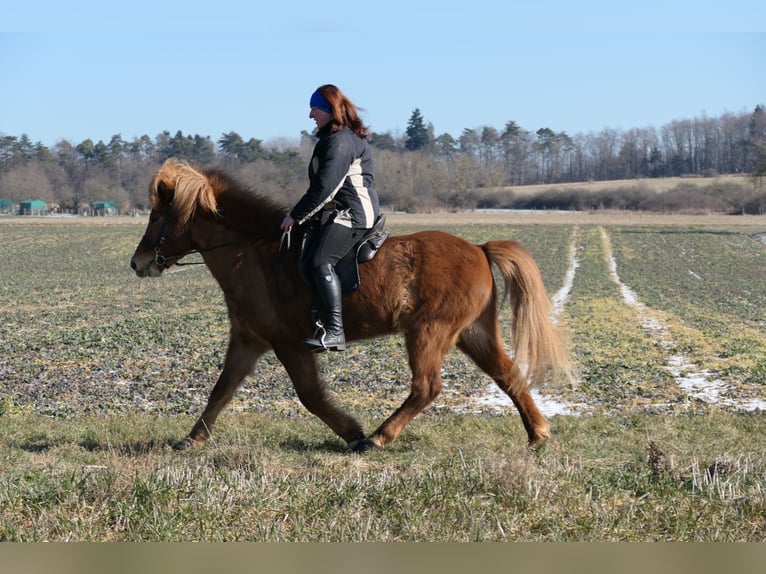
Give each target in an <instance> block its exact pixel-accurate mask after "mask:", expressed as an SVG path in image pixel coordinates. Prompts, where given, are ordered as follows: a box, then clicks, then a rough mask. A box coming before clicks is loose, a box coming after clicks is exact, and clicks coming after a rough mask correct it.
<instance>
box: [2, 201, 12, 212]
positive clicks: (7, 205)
mask: <svg viewBox="0 0 766 574" xmlns="http://www.w3.org/2000/svg"><path fill="white" fill-rule="evenodd" d="M13 212H14V204H13V202H12V201H11V200H10V199H0V213H13Z"/></svg>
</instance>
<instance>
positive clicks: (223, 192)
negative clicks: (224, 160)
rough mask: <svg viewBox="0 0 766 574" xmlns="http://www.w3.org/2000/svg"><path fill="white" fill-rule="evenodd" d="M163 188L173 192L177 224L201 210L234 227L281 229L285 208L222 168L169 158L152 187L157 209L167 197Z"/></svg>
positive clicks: (266, 230) (154, 203)
mask: <svg viewBox="0 0 766 574" xmlns="http://www.w3.org/2000/svg"><path fill="white" fill-rule="evenodd" d="M163 188H165V189H166V190H168V191H172V193H173V196H172V201H173V213H174V214H175V218H176V225H178V226H179V228H184V227H186V226H187V225H188V224H189V222H190V221H191V219H192V218H193V217H194V214H195V213H196V212H197V210H198V209H202V210H203V211H207V212H209V213H211V214H216V215H219V216H221V217H222V218H225V220H226V223H227V225H228V226H230V227H234V228H237V229H240V230H242V231H247V232H249V233H250V234H252V233H253V232H254V231H258V230H262V231H264V232H265V233H267V234H268V233H270V232H272V231H276V230H277V229H278V226H279V223H280V222H281V221H282V218H283V217H284V215H285V213H286V212H287V210H286V208H285V207H282V206H279V205H277V204H276V203H275V202H274V201H272V200H271V199H269V198H267V197H265V196H263V195H261V194H258V193H256V192H254V191H252V190H251V189H249V188H247V187H246V186H244V185H242V184H241V183H239V182H238V181H236V180H235V179H234V178H232V177H231V176H229V175H228V174H227V173H225V172H224V171H223V170H220V169H206V170H201V169H198V168H196V167H192V166H191V165H189V164H188V163H186V162H184V161H180V160H177V159H172V158H171V159H169V160H167V161H166V162H165V163H164V164H163V165H162V167H161V168H160V169H159V171H157V173H156V175H155V176H154V178H153V179H152V183H151V185H150V186H149V198H150V200H151V204H152V207H154V208H155V209H156V208H158V207H160V206H161V205H162V202H163V201H167V198H165V197H163Z"/></svg>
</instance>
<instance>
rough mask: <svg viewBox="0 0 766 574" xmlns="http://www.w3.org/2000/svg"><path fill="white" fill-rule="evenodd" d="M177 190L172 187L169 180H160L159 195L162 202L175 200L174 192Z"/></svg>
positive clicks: (158, 184)
mask: <svg viewBox="0 0 766 574" xmlns="http://www.w3.org/2000/svg"><path fill="white" fill-rule="evenodd" d="M174 193H175V190H174V189H173V188H172V187H170V186H169V185H168V184H167V182H165V181H164V180H160V181H158V182H157V195H158V196H159V199H160V200H161V201H162V203H170V202H171V201H173V194H174Z"/></svg>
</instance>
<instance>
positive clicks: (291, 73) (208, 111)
mask: <svg viewBox="0 0 766 574" xmlns="http://www.w3.org/2000/svg"><path fill="white" fill-rule="evenodd" d="M268 4H269V5H266V4H265V3H261V2H257V3H256V2H253V1H248V2H246V3H245V2H234V1H231V0H219V1H216V2H212V1H210V0H207V1H206V2H198V1H196V0H187V1H186V2H159V1H156V2H146V1H144V0H137V1H134V2H131V3H130V6H128V4H127V3H124V4H122V5H117V4H115V3H109V2H103V0H100V1H98V2H95V1H82V0H73V1H71V2H68V3H60V2H57V3H55V4H54V3H51V5H50V6H48V5H47V3H46V2H35V1H34V0H29V1H28V2H26V3H25V4H24V5H17V6H16V7H15V9H14V10H15V13H14V14H13V15H8V14H4V15H3V19H2V22H0V133H2V134H5V135H13V136H19V135H21V134H22V133H26V134H27V135H29V137H30V138H31V139H32V140H33V141H42V142H43V143H44V144H46V145H49V146H50V145H53V144H55V143H56V142H57V141H58V140H60V139H67V140H69V141H71V142H73V143H79V142H81V141H82V140H84V139H86V138H91V139H93V140H94V141H98V140H104V141H105V142H108V141H109V139H110V138H111V137H112V136H113V135H114V134H121V135H122V137H123V139H126V140H131V139H133V138H134V137H140V136H142V135H149V136H150V137H152V138H153V137H155V136H156V135H157V134H159V133H160V132H162V131H164V130H167V131H169V132H170V133H171V134H175V133H176V132H177V131H178V130H181V131H182V132H183V133H184V134H187V135H194V134H199V135H204V136H207V135H209V136H211V137H212V138H213V139H214V140H217V139H218V138H219V137H220V136H221V135H222V134H223V133H226V132H229V131H235V132H237V133H239V134H240V135H241V136H242V137H244V138H245V139H248V138H250V137H254V138H257V139H261V140H264V141H266V142H271V141H274V140H277V139H287V140H288V141H289V140H297V139H298V138H299V137H300V133H301V130H307V131H311V129H312V128H313V122H312V121H311V120H310V119H309V118H308V111H309V110H308V99H309V96H310V94H311V92H312V91H313V90H314V89H315V88H316V87H317V86H318V85H320V84H322V83H335V84H337V85H338V86H340V87H341V89H343V90H344V91H345V92H346V94H347V95H348V96H349V97H350V98H351V99H352V100H353V101H354V102H355V103H356V104H357V105H359V106H360V107H362V108H363V109H364V112H363V117H364V119H365V120H366V121H367V123H368V124H370V126H371V128H372V129H373V130H374V131H377V132H387V131H390V132H392V133H394V134H402V133H403V132H404V130H405V129H406V125H407V121H408V119H409V118H410V115H411V114H412V111H413V110H414V109H415V108H419V109H420V111H421V113H422V114H423V117H424V118H425V120H426V122H429V123H431V124H433V127H434V130H435V132H436V134H437V135H438V134H441V133H444V132H447V133H450V134H452V135H453V136H454V137H458V136H459V135H460V133H462V131H463V129H464V128H480V127H483V126H493V127H495V128H497V129H499V130H502V128H503V127H504V126H505V124H506V123H507V122H508V121H511V120H513V121H515V122H516V123H517V124H519V125H520V126H522V127H523V128H525V129H528V130H532V131H535V130H537V129H539V128H542V127H549V128H551V129H553V130H555V131H565V132H567V133H568V134H570V135H574V134H576V133H587V132H598V131H600V130H601V129H603V128H616V129H622V130H627V129H630V128H634V127H637V128H640V127H648V126H653V127H657V128H659V127H661V126H662V125H664V124H666V123H668V122H670V121H673V120H678V119H687V118H694V117H699V116H701V115H703V114H705V115H707V116H712V117H717V116H719V115H721V114H723V113H727V112H731V113H741V112H748V113H749V112H750V111H752V109H753V108H754V107H755V106H756V105H757V104H764V103H766V73H764V71H765V70H766V3H764V2H755V1H752V0H729V1H727V2H725V3H723V2H720V1H719V2H713V1H710V0H696V1H694V2H692V1H690V0H681V1H673V0H664V1H658V0H643V1H642V2H639V3H635V2H634V3H630V5H629V6H626V7H625V8H619V11H618V12H616V10H617V9H616V8H615V5H616V4H617V3H615V2H614V0H612V1H611V2H605V1H601V0H583V1H581V2H578V3H573V2H571V1H569V2H564V1H561V0H504V1H495V2H488V1H486V0H474V1H473V2H452V1H450V0H442V1H441V2H435V1H432V0H424V1H419V2H418V1H417V0H412V1H409V2H405V1H402V0H388V1H386V2H375V3H361V2H357V3H336V2H325V3H322V2H306V1H288V0H284V1H282V2H269V3H268ZM633 4H635V6H633Z"/></svg>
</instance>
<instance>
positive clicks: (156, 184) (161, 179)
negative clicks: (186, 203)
mask: <svg viewBox="0 0 766 574" xmlns="http://www.w3.org/2000/svg"><path fill="white" fill-rule="evenodd" d="M178 170H179V162H178V161H177V160H175V159H169V160H167V161H166V162H165V163H164V164H162V167H160V169H159V170H158V171H157V173H156V174H155V175H154V178H152V183H151V185H150V186H149V197H150V199H151V202H152V206H153V207H155V208H156V207H159V206H160V205H161V204H163V203H164V204H168V203H170V202H171V201H173V199H174V196H175V193H176V179H177V177H178Z"/></svg>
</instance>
